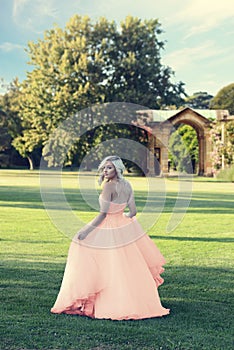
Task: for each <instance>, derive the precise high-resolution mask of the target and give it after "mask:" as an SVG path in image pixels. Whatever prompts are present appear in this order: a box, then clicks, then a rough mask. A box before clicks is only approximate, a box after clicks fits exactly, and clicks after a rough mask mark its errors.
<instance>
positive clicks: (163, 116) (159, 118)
mask: <svg viewBox="0 0 234 350" xmlns="http://www.w3.org/2000/svg"><path fill="white" fill-rule="evenodd" d="M186 109H190V110H191V111H194V112H195V113H198V114H200V115H201V116H203V117H205V118H207V119H213V120H220V119H224V118H227V117H229V112H228V110H225V109H193V108H190V107H186V108H184V109H174V110H160V109H153V110H150V114H151V115H152V119H153V122H164V121H165V120H168V119H170V118H171V117H173V116H175V115H176V114H178V113H181V112H183V111H184V110H186Z"/></svg>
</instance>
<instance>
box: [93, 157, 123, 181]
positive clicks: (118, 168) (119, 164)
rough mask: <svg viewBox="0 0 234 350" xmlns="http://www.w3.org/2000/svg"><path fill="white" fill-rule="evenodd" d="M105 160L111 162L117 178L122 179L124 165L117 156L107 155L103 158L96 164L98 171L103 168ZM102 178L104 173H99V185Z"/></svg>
mask: <svg viewBox="0 0 234 350" xmlns="http://www.w3.org/2000/svg"><path fill="white" fill-rule="evenodd" d="M106 162H111V163H112V164H113V165H114V167H115V170H116V173H117V178H118V180H120V181H121V180H124V176H123V172H124V170H125V166H124V163H123V161H122V159H121V158H120V157H118V156H108V157H106V158H104V159H103V160H102V162H101V163H100V164H99V166H98V171H99V172H101V171H102V170H103V168H104V165H105V163H106ZM103 180H104V175H103V174H101V175H100V177H99V180H98V183H99V185H101V184H102V182H103Z"/></svg>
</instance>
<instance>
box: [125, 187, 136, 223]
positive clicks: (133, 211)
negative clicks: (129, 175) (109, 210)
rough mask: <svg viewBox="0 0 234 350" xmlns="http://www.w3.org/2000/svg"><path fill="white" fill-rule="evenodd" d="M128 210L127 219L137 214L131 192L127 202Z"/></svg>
mask: <svg viewBox="0 0 234 350" xmlns="http://www.w3.org/2000/svg"><path fill="white" fill-rule="evenodd" d="M128 208H129V213H127V214H126V216H128V217H129V218H132V217H133V216H135V215H136V213H137V209H136V204H135V199H134V194H133V190H132V191H131V194H130V197H129V200H128Z"/></svg>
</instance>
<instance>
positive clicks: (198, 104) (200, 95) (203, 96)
mask: <svg viewBox="0 0 234 350" xmlns="http://www.w3.org/2000/svg"><path fill="white" fill-rule="evenodd" d="M213 97H214V96H212V95H210V94H208V93H207V92H204V91H199V92H195V93H194V94H193V95H191V96H188V97H186V98H185V103H186V105H187V106H188V107H190V108H195V109H196V108H197V109H209V106H210V101H211V100H212V98H213Z"/></svg>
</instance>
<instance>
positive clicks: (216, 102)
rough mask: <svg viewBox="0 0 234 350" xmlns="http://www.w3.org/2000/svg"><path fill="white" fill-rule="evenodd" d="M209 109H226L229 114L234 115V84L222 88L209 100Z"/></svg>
mask: <svg viewBox="0 0 234 350" xmlns="http://www.w3.org/2000/svg"><path fill="white" fill-rule="evenodd" d="M210 107H211V108H214V109H228V111H229V113H230V114H231V115H234V83H232V84H229V85H227V86H225V87H223V88H222V89H221V90H220V91H219V92H218V93H217V95H216V96H215V97H214V98H213V99H212V100H211V104H210Z"/></svg>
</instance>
